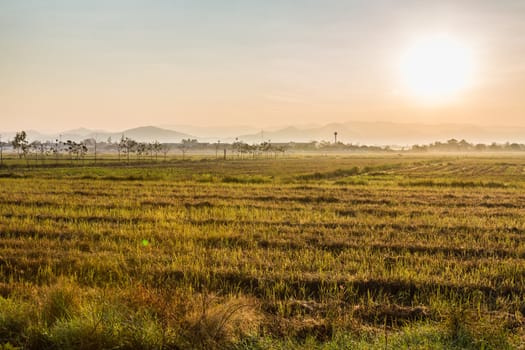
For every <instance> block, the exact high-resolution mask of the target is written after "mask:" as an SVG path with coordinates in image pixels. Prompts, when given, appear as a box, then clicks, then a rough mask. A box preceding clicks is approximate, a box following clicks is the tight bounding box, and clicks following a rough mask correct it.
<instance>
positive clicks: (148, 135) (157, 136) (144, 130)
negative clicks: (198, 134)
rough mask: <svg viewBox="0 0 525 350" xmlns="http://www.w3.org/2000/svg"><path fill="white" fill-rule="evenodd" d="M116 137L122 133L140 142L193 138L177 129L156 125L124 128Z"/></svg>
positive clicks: (174, 140) (176, 140)
mask: <svg viewBox="0 0 525 350" xmlns="http://www.w3.org/2000/svg"><path fill="white" fill-rule="evenodd" d="M119 134H120V135H118V137H120V136H121V135H124V136H126V137H129V138H132V139H134V140H136V141H140V142H149V141H159V142H180V141H181V140H182V139H187V138H195V137H194V136H191V135H188V134H184V133H181V132H178V131H173V130H168V129H161V128H158V127H156V126H142V127H138V128H133V129H128V130H124V131H123V132H122V133H119Z"/></svg>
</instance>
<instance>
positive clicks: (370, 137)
mask: <svg viewBox="0 0 525 350" xmlns="http://www.w3.org/2000/svg"><path fill="white" fill-rule="evenodd" d="M181 127H182V126H181ZM182 128H183V129H184V130H185V132H181V131H175V130H172V129H167V128H160V127H157V126H141V127H137V128H132V129H127V130H124V131H120V132H108V131H102V130H91V129H86V128H78V129H74V130H67V131H64V132H61V133H59V134H43V133H40V132H38V131H35V130H27V135H28V140H29V141H33V140H42V141H46V140H49V141H54V140H56V139H61V140H62V141H65V140H74V141H81V140H84V139H87V138H96V139H97V140H98V141H106V140H107V139H108V138H111V140H112V141H113V142H115V141H118V140H119V139H120V138H121V137H122V135H124V136H126V137H129V138H132V139H134V140H136V141H139V142H151V141H155V140H157V141H159V142H163V143H164V142H170V143H171V142H180V141H181V140H182V139H186V138H191V139H197V140H198V141H199V142H212V143H214V142H217V140H221V142H233V141H235V139H236V138H237V139H238V140H240V141H244V142H247V143H260V142H263V141H268V140H271V141H272V142H292V141H293V142H311V141H323V140H324V141H329V142H332V141H333V140H334V132H337V140H338V141H341V142H344V143H353V144H362V145H399V146H407V145H414V144H429V143H432V142H434V141H446V140H449V139H451V138H455V139H457V140H461V139H465V140H467V141H468V142H471V143H491V142H498V143H504V142H511V143H512V142H517V143H525V127H510V126H476V125H468V124H436V125H431V124H422V123H393V122H363V121H349V122H345V123H331V124H325V125H319V126H317V125H303V126H287V127H282V128H278V129H267V130H261V129H257V128H255V127H249V126H231V127H228V126H220V127H217V128H213V127H192V126H184V127H182ZM187 131H191V132H187ZM1 134H2V140H4V141H7V140H12V139H13V137H14V135H15V133H14V132H2V133H1Z"/></svg>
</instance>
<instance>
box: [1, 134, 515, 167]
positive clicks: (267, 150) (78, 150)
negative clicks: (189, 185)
mask: <svg viewBox="0 0 525 350" xmlns="http://www.w3.org/2000/svg"><path fill="white" fill-rule="evenodd" d="M6 145H10V146H12V148H13V150H14V151H15V152H16V154H17V156H18V158H19V159H25V160H26V161H27V162H29V159H33V160H35V161H39V160H40V161H42V162H44V161H45V160H46V159H56V160H57V161H58V160H59V159H69V160H70V161H71V162H73V161H75V160H76V161H79V160H82V161H83V160H85V159H86V157H87V156H88V153H89V154H91V156H92V158H91V159H94V160H95V162H96V161H97V155H101V154H116V155H117V159H118V160H119V161H121V160H125V161H127V162H130V161H131V159H136V160H139V161H142V160H148V159H149V160H151V161H158V160H159V156H162V157H163V159H164V160H167V156H168V153H169V152H170V150H171V149H172V148H176V149H178V150H179V151H180V152H181V155H182V159H186V157H187V154H188V152H189V151H191V150H208V151H212V152H213V150H215V157H216V158H224V159H226V155H227V153H228V156H229V157H230V158H239V159H244V158H259V157H267V158H271V157H274V158H277V157H278V156H279V155H282V156H284V155H285V153H286V152H287V151H292V152H293V151H296V152H297V151H299V152H300V151H354V152H399V151H402V152H403V151H408V152H484V151H489V152H490V151H492V152H494V151H507V152H516V151H525V144H519V143H509V142H507V143H503V144H498V143H495V142H494V143H491V144H483V143H469V142H467V141H466V140H460V141H458V140H456V139H450V140H447V141H446V142H440V141H436V142H434V143H430V144H427V145H413V146H407V147H403V148H402V149H393V148H391V147H390V146H368V145H356V144H352V143H348V144H344V143H342V142H340V141H337V138H335V141H334V142H328V141H320V142H318V141H311V142H299V143H296V142H288V143H272V142H271V140H267V141H263V142H261V143H258V144H248V143H246V142H244V141H241V140H239V139H237V138H236V139H235V141H234V142H232V143H221V142H220V141H218V142H216V143H212V144H210V143H199V142H198V141H197V140H196V139H189V138H188V139H183V140H181V142H180V143H160V142H158V141H152V142H138V141H136V140H134V139H132V138H129V137H126V136H124V135H122V137H121V138H120V140H118V141H116V142H112V140H111V138H108V140H107V141H102V142H97V140H95V139H93V138H89V139H85V140H83V141H80V142H76V141H73V140H66V141H62V140H60V139H56V140H55V141H54V142H53V141H40V140H35V141H32V142H29V141H28V139H27V133H26V132H25V131H20V132H17V133H16V134H15V136H14V138H13V140H11V141H9V142H3V141H2V139H1V137H0V164H2V162H3V159H4V147H5V146H6ZM219 151H221V152H220V153H221V154H219Z"/></svg>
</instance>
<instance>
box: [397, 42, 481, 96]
mask: <svg viewBox="0 0 525 350" xmlns="http://www.w3.org/2000/svg"><path fill="white" fill-rule="evenodd" d="M400 68H401V79H402V81H403V90H404V91H405V92H406V93H407V94H409V95H411V96H413V97H415V98H417V99H418V100H419V101H421V102H427V103H443V102H447V101H449V100H451V99H454V98H455V97H457V96H458V95H459V94H460V93H461V92H462V91H463V90H465V89H466V88H467V87H468V86H469V85H470V84H471V81H472V70H473V59H472V54H471V51H470V50H469V49H468V48H467V47H466V46H465V45H462V43H461V42H459V41H457V40H455V39H454V38H451V37H449V36H433V37H427V38H425V39H423V40H419V41H417V42H414V43H413V44H412V45H411V46H410V47H408V48H407V49H406V51H405V52H404V54H403V56H402V57H401V63H400Z"/></svg>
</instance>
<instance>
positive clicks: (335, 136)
mask: <svg viewBox="0 0 525 350" xmlns="http://www.w3.org/2000/svg"><path fill="white" fill-rule="evenodd" d="M334 144H337V131H336V132H334Z"/></svg>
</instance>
